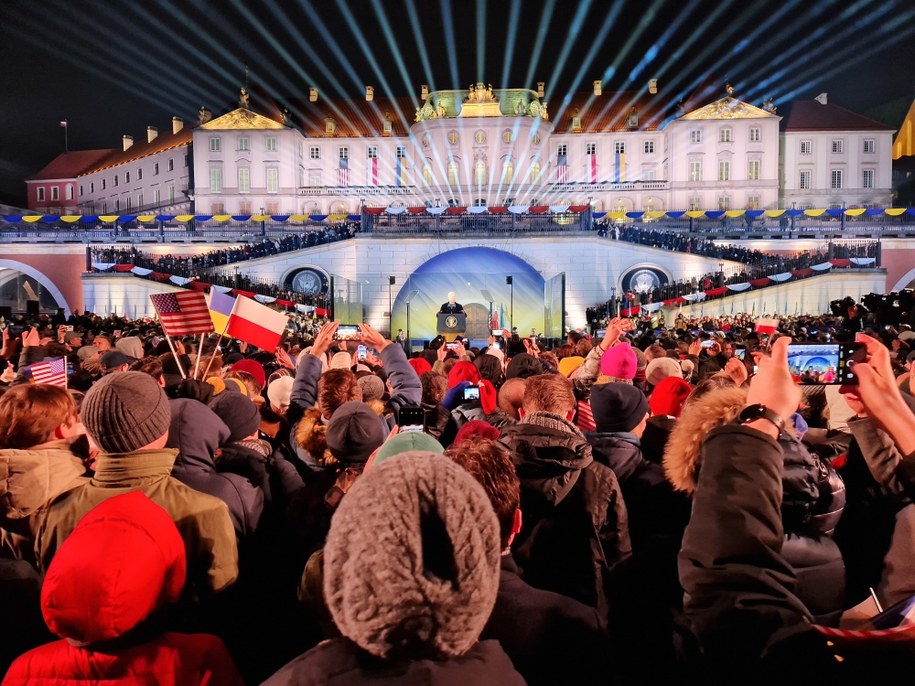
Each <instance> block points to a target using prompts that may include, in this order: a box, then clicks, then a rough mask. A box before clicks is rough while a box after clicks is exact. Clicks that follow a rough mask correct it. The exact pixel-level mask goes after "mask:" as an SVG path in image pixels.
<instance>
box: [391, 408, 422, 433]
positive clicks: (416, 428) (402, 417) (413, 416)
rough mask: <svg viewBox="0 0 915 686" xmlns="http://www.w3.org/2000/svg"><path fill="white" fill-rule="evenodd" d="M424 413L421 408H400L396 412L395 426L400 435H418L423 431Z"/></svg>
mask: <svg viewBox="0 0 915 686" xmlns="http://www.w3.org/2000/svg"><path fill="white" fill-rule="evenodd" d="M425 423H426V413H425V411H424V410H423V408H421V407H401V408H400V410H398V412H397V424H398V425H399V426H400V432H401V433H404V432H406V433H411V432H414V433H420V432H422V431H423V430H424V429H425Z"/></svg>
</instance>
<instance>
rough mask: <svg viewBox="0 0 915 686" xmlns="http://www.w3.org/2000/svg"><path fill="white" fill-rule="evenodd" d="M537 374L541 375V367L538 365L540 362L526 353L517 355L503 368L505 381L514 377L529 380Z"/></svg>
mask: <svg viewBox="0 0 915 686" xmlns="http://www.w3.org/2000/svg"><path fill="white" fill-rule="evenodd" d="M538 374H543V365H542V364H540V360H538V359H537V358H536V357H534V356H533V355H529V354H528V353H518V354H517V355H515V356H514V357H513V358H512V361H511V362H509V363H508V367H506V368H505V378H506V379H514V378H515V377H516V376H517V377H519V378H521V379H529V378H530V377H532V376H537V375H538Z"/></svg>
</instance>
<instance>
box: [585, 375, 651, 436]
mask: <svg viewBox="0 0 915 686" xmlns="http://www.w3.org/2000/svg"><path fill="white" fill-rule="evenodd" d="M591 414H593V415H594V424H595V425H596V426H597V430H598V431H606V432H614V431H632V430H633V429H634V428H635V427H637V426H638V425H639V422H641V421H642V420H643V419H644V418H645V415H647V414H648V400H647V399H646V398H645V394H644V393H642V391H641V390H639V389H638V388H636V387H635V386H632V385H630V384H625V383H604V384H596V385H594V386H592V387H591Z"/></svg>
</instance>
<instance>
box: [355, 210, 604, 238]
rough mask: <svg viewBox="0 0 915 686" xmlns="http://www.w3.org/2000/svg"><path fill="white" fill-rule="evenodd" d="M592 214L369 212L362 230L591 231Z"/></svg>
mask: <svg viewBox="0 0 915 686" xmlns="http://www.w3.org/2000/svg"><path fill="white" fill-rule="evenodd" d="M590 229H591V221H590V217H589V216H588V214H587V213H584V212H583V213H577V214H576V213H574V212H569V213H565V214H527V215H515V214H497V215H489V214H460V215H445V214H440V215H438V216H435V217H425V216H422V215H406V214H401V215H389V214H381V215H377V216H372V215H365V216H364V217H363V224H362V232H363V233H371V234H374V235H376V236H385V235H390V236H403V235H432V236H442V235H449V236H459V235H462V234H473V235H475V236H496V235H511V234H525V235H534V234H547V233H549V234H553V233H570V232H581V231H589V230H590Z"/></svg>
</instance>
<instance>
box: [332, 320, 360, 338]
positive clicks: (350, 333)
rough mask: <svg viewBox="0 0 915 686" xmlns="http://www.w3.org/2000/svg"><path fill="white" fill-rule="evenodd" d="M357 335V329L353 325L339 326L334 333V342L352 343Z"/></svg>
mask: <svg viewBox="0 0 915 686" xmlns="http://www.w3.org/2000/svg"><path fill="white" fill-rule="evenodd" d="M358 335H359V327H358V326H356V325H355V324H341V325H340V326H338V327H337V331H336V333H334V340H336V341H352V340H354V339H355V338H356V337H357V336H358Z"/></svg>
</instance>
